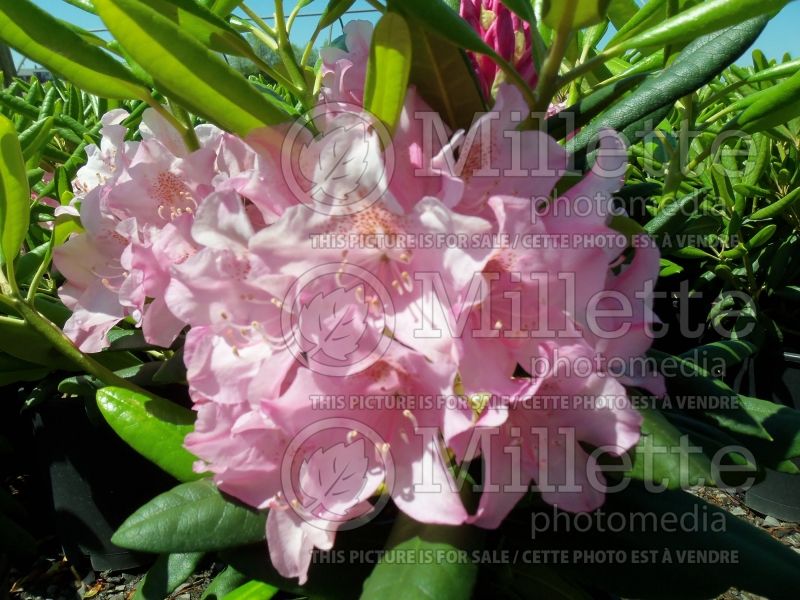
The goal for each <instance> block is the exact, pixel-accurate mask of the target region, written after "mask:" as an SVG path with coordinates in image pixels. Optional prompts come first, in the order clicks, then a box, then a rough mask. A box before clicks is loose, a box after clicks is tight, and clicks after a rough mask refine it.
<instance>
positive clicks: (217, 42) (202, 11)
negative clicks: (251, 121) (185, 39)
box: [140, 0, 253, 56]
mask: <svg viewBox="0 0 800 600" xmlns="http://www.w3.org/2000/svg"><path fill="white" fill-rule="evenodd" d="M140 1H141V2H142V3H143V4H147V5H148V6H149V7H150V8H152V9H153V10H154V11H156V12H158V13H159V14H162V15H164V16H165V17H167V18H168V19H170V20H171V21H172V22H173V23H175V24H176V25H177V26H178V27H180V28H181V29H183V30H184V31H186V32H188V33H190V34H192V35H193V36H194V37H195V38H196V39H197V40H199V41H200V42H202V43H203V44H204V45H205V46H206V47H207V48H210V49H212V50H216V51H217V52H224V53H226V54H234V55H236V56H250V55H252V54H253V50H252V48H251V47H250V44H248V43H247V41H245V39H244V38H243V37H242V36H241V35H239V33H238V32H237V31H236V30H235V29H234V28H233V27H231V26H230V25H229V24H228V22H227V21H224V20H223V19H221V18H220V17H219V16H218V15H216V14H214V13H213V12H211V11H210V10H208V9H207V8H205V7H204V6H201V5H200V4H197V2H195V0H140Z"/></svg>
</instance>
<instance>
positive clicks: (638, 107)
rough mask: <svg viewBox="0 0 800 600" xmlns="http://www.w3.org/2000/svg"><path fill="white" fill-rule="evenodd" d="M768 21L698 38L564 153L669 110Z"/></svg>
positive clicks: (745, 45) (738, 51)
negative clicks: (603, 133) (604, 132)
mask: <svg viewBox="0 0 800 600" xmlns="http://www.w3.org/2000/svg"><path fill="white" fill-rule="evenodd" d="M767 21H768V19H767V18H766V17H756V18H755V19H751V20H749V21H746V22H744V23H742V24H740V25H735V26H733V27H730V28H728V29H725V30H723V31H720V32H717V33H712V34H710V35H707V36H703V37H701V38H698V39H697V40H695V41H694V42H692V43H691V44H689V45H688V46H687V47H686V48H685V49H684V51H683V52H681V54H680V55H679V56H678V57H677V58H676V59H675V61H674V62H673V63H672V64H671V65H670V66H669V67H668V68H666V69H665V70H664V71H663V72H662V73H661V74H660V75H658V76H656V77H651V78H648V79H647V80H646V81H645V82H644V83H643V84H642V85H641V86H639V88H638V89H636V90H635V91H634V92H632V93H631V94H630V95H629V96H627V97H626V98H624V99H623V100H621V101H620V102H617V103H616V104H615V105H614V106H612V107H611V108H610V109H608V110H607V111H605V112H604V113H602V114H601V115H600V116H599V117H597V118H596V119H594V120H593V121H592V122H591V123H589V125H588V126H587V127H586V128H584V129H583V130H582V131H581V132H579V133H578V135H576V136H575V138H573V139H572V140H571V141H570V142H568V144H567V149H568V150H569V151H571V152H578V151H583V150H585V148H586V147H587V146H588V145H589V144H590V143H592V142H593V141H594V140H596V139H597V136H598V134H599V132H600V131H601V130H602V129H603V128H611V129H615V130H617V131H622V130H624V129H626V127H628V126H629V125H631V124H633V123H636V122H637V121H640V120H642V119H645V118H646V117H647V116H648V115H650V114H651V113H653V112H654V111H655V110H657V109H659V108H661V107H664V108H671V107H672V105H673V104H674V103H675V102H676V101H677V100H679V99H680V98H682V97H683V96H686V95H687V94H690V93H693V92H694V91H695V90H697V89H699V88H701V87H702V86H704V85H705V84H707V83H708V82H709V81H711V80H712V79H713V78H714V77H715V76H716V75H717V74H718V73H720V72H721V71H722V70H723V69H725V67H727V66H728V65H729V64H731V63H733V62H734V61H735V60H736V59H737V58H738V57H739V56H741V55H742V53H744V52H745V50H747V48H749V47H750V46H751V45H752V44H753V42H755V40H756V39H757V38H758V36H759V35H760V34H761V31H762V30H763V29H764V27H765V26H766V24H767Z"/></svg>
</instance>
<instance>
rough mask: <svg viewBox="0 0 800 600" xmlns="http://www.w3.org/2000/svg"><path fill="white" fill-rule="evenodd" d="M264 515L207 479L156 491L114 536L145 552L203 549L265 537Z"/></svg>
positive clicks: (246, 542)
mask: <svg viewBox="0 0 800 600" xmlns="http://www.w3.org/2000/svg"><path fill="white" fill-rule="evenodd" d="M265 532H266V514H265V513H260V512H257V511H255V510H253V509H252V508H249V507H246V506H244V505H243V504H239V503H238V502H235V501H233V500H229V499H228V498H227V497H225V496H223V495H222V494H221V493H220V491H219V490H218V489H217V488H216V486H215V485H214V484H213V483H212V482H211V481H210V480H207V479H205V480H200V481H193V482H190V483H184V484H181V485H179V486H177V487H175V488H173V489H171V490H170V491H168V492H166V493H164V494H161V495H160V496H157V497H156V498H154V499H153V500H151V501H150V502H148V503H147V504H145V505H144V506H143V507H141V508H140V509H139V510H137V511H136V512H135V513H133V514H132V515H131V516H130V517H128V519H127V520H126V521H125V522H124V523H123V524H122V525H121V526H120V528H119V529H118V530H117V532H116V533H115V534H114V537H113V538H112V541H113V542H114V543H115V544H117V545H118V546H122V547H123V548H130V549H132V550H141V551H143V552H156V553H163V552H207V551H211V550H221V549H223V548H232V547H236V546H241V545H244V544H252V543H256V542H260V541H263V540H264V536H265Z"/></svg>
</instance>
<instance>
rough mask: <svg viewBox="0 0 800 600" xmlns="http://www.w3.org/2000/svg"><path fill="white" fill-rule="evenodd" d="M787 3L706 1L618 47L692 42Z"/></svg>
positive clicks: (783, 0) (781, 0) (775, 0)
mask: <svg viewBox="0 0 800 600" xmlns="http://www.w3.org/2000/svg"><path fill="white" fill-rule="evenodd" d="M787 2H788V0H705V1H704V2H701V3H699V4H698V5H697V6H694V7H692V8H690V9H688V10H685V11H683V12H681V13H679V14H677V15H675V16H674V17H672V18H670V19H667V20H665V21H663V22H661V23H659V24H658V25H656V26H655V27H652V28H651V29H648V30H646V31H643V32H642V33H640V34H638V35H635V36H633V37H632V38H630V39H627V40H625V41H624V42H622V43H621V44H620V46H619V47H620V48H624V49H632V48H655V47H662V46H665V45H667V44H676V43H678V42H684V41H686V40H692V39H695V38H697V37H698V36H700V35H704V34H706V33H711V32H713V31H718V30H720V29H723V28H724V27H729V26H731V25H736V24H737V23H741V22H743V21H746V20H747V19H750V18H752V17H757V16H760V15H763V14H767V13H775V12H777V11H779V10H780V9H781V8H783V7H784V6H785V5H786V3H787Z"/></svg>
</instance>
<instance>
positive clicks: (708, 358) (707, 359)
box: [680, 340, 758, 375]
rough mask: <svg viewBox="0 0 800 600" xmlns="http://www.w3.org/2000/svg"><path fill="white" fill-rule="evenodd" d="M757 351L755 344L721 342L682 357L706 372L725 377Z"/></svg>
mask: <svg viewBox="0 0 800 600" xmlns="http://www.w3.org/2000/svg"><path fill="white" fill-rule="evenodd" d="M756 350H758V348H757V347H756V346H755V345H754V344H751V343H750V342H746V341H744V340H721V341H719V342H711V343H710V344H705V345H703V346H699V347H697V348H694V349H693V350H689V351H688V352H685V353H683V354H681V356H680V357H681V358H682V359H683V360H688V361H689V362H692V363H694V364H696V365H699V366H700V367H702V368H703V369H704V370H705V371H708V372H710V373H714V374H723V375H724V374H725V373H727V369H729V368H731V367H735V366H736V365H738V364H741V363H742V362H744V360H745V359H746V358H747V357H749V356H752V355H753V354H754V353H755V352H756ZM715 369H717V370H719V372H717V371H715Z"/></svg>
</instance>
